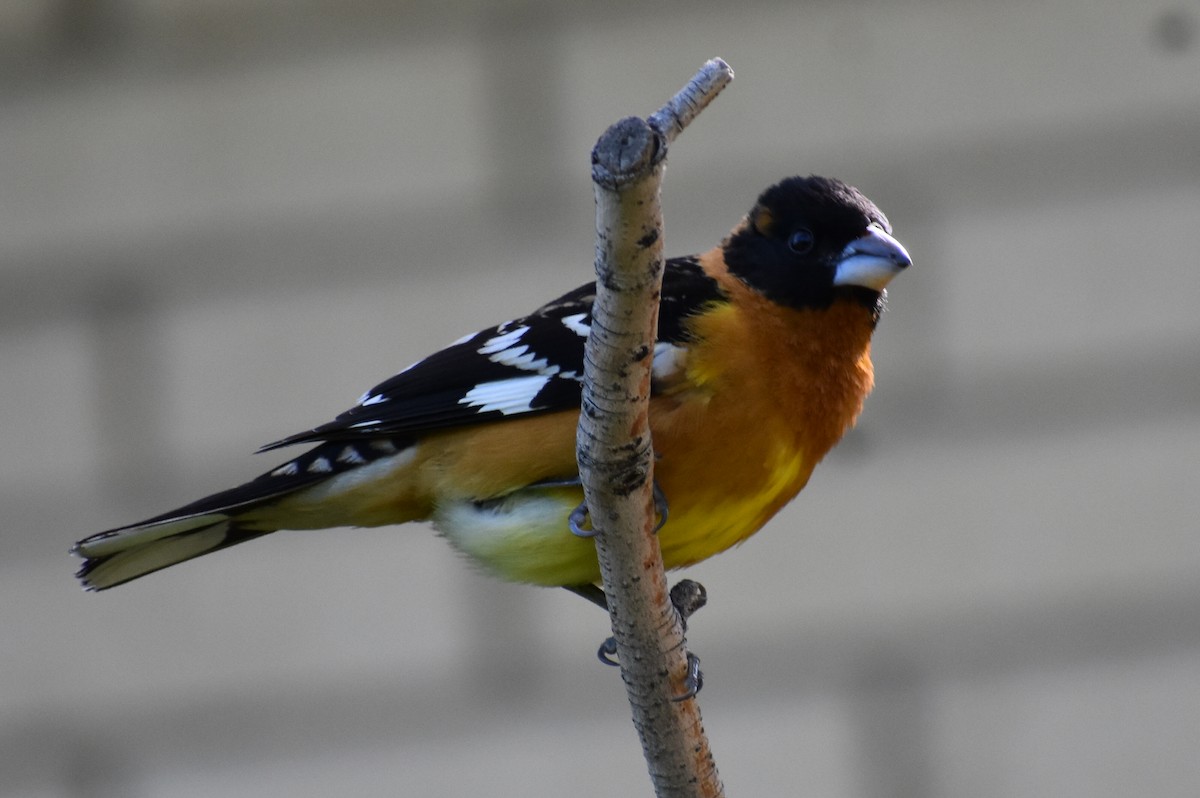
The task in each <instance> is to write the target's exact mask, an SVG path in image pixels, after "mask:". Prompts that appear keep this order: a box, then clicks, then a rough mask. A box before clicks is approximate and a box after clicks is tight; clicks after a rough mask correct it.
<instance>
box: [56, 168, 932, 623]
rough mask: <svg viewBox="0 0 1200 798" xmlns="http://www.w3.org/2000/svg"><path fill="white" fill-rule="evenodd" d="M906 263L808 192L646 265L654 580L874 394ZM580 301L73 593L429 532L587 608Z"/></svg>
mask: <svg viewBox="0 0 1200 798" xmlns="http://www.w3.org/2000/svg"><path fill="white" fill-rule="evenodd" d="M911 263H912V261H911V258H910V257H909V254H908V252H907V251H906V250H905V248H904V247H903V246H902V245H901V244H900V242H899V241H898V240H897V239H896V238H894V237H893V235H892V228H891V225H890V223H889V221H888V219H887V217H886V216H885V215H884V214H883V212H882V211H880V210H879V208H878V207H877V206H876V205H875V204H874V203H873V202H871V201H870V200H869V199H867V197H866V196H865V195H864V194H863V193H862V192H860V191H859V190H858V189H856V188H854V187H852V186H850V185H848V184H847V183H844V182H842V181H840V180H837V179H833V178H826V177H820V176H816V175H810V176H807V177H805V176H797V177H790V178H787V179H785V180H782V181H780V182H778V183H776V184H775V185H773V186H771V187H770V188H768V189H766V190H765V191H763V192H762V193H761V194H760V195H759V196H758V198H757V200H756V201H755V203H754V204H753V206H752V208H751V210H750V212H749V213H748V214H746V216H745V217H743V218H742V220H741V221H740V222H739V223H738V224H737V225H736V226H735V227H734V228H733V230H732V231H731V232H730V233H729V234H728V235H727V236H726V237H725V238H724V239H723V240H722V241H721V243H720V244H719V245H718V246H716V247H714V248H713V249H711V250H709V251H708V252H706V253H704V254H702V255H693V256H687V257H678V258H670V259H667V260H665V261H664V265H663V279H662V289H661V295H660V296H661V304H660V311H659V319H658V330H657V336H656V340H655V344H654V346H653V349H652V351H648V352H647V354H646V357H647V358H648V359H649V360H650V365H651V391H650V394H651V395H650V400H649V420H650V431H651V437H652V441H653V446H654V456H655V466H654V475H655V495H656V504H658V505H659V509H660V513H661V515H662V516H663V518H664V519H665V523H663V524H662V525H661V527H660V529H659V530H658V532H657V535H658V541H659V545H660V548H661V550H662V557H663V562H664V565H665V567H666V568H668V569H677V568H682V567H685V566H688V565H691V564H693V563H696V562H699V561H701V560H704V559H706V558H708V557H710V556H713V555H715V554H717V553H720V552H723V551H725V550H727V549H729V548H731V547H733V546H735V545H736V544H739V543H741V542H743V541H744V540H746V539H747V538H748V537H750V536H751V535H753V534H754V533H755V532H757V531H758V530H759V529H761V528H762V527H763V526H764V525H765V524H766V523H767V522H768V521H769V520H770V519H771V518H772V517H773V516H774V515H775V514H776V513H777V512H778V511H779V510H780V509H781V508H783V507H784V506H785V505H786V504H788V503H789V502H790V501H791V500H792V499H793V498H795V496H796V495H797V494H798V493H799V492H800V491H801V489H802V488H804V486H805V484H806V483H807V482H808V480H809V477H810V475H811V474H812V472H813V469H814V467H815V466H816V465H817V463H818V462H819V461H820V460H821V459H822V458H823V457H824V456H825V455H826V454H827V453H828V452H829V451H830V449H832V447H833V446H834V445H835V444H836V443H837V442H838V440H839V439H840V438H841V437H842V436H843V434H844V433H845V432H846V431H847V430H848V429H849V428H850V427H852V426H853V424H854V423H855V421H856V420H857V418H858V416H859V414H860V412H861V410H862V408H863V403H864V400H865V399H866V397H867V395H868V393H869V392H870V391H871V389H872V387H873V384H874V374H873V367H872V363H871V357H870V345H871V338H872V334H873V333H874V331H875V329H876V327H877V325H878V322H879V321H880V317H881V314H882V313H883V311H884V308H885V305H886V296H887V292H886V287H887V285H888V283H889V282H890V281H891V279H892V278H893V277H894V276H895V275H897V274H898V273H899V272H901V271H903V270H904V269H905V268H907V267H908V266H910V265H911ZM595 295H596V289H595V283H594V282H593V283H591V284H587V285H583V286H581V287H579V288H577V289H575V290H573V291H570V292H568V293H566V294H563V295H562V296H560V297H558V298H557V299H554V300H553V301H550V302H548V303H546V304H544V305H542V306H541V307H540V308H538V309H537V310H534V311H533V312H532V313H530V314H529V315H526V316H523V317H521V318H517V319H513V320H510V321H506V322H503V323H501V324H498V325H496V326H492V327H485V328H484V329H482V330H481V331H479V332H475V333H473V334H470V335H467V336H465V337H463V338H460V339H459V340H458V341H456V342H454V343H452V344H450V345H449V346H447V347H446V348H444V349H441V350H439V351H437V352H434V353H433V354H431V355H429V356H428V357H426V358H424V359H422V360H419V361H418V362H416V363H414V364H413V365H411V366H409V367H408V368H406V369H404V370H403V371H401V372H400V373H399V374H396V375H395V376H393V377H391V378H390V379H387V380H386V381H384V382H382V383H380V384H379V385H377V386H375V387H374V388H372V389H371V390H369V391H367V392H366V393H364V394H363V395H362V396H361V398H359V400H358V402H357V403H356V404H355V405H354V406H353V407H351V408H350V409H349V410H347V411H345V412H344V413H342V414H341V415H338V416H337V417H336V418H334V419H333V420H332V421H330V422H328V423H325V424H321V425H320V426H317V427H314V428H312V429H309V430H307V431H304V432H300V433H297V434H294V435H289V436H288V437H285V438H282V439H280V440H277V441H275V442H273V443H269V444H267V445H265V446H263V447H261V448H260V449H259V451H260V452H267V451H275V450H277V449H281V448H284V447H290V446H295V445H300V444H306V445H309V446H310V447H311V448H307V449H306V450H305V451H303V452H302V453H301V454H299V455H297V456H295V457H293V458H292V459H289V460H287V461H286V462H283V463H282V464H280V465H278V466H276V467H275V468H272V469H271V470H270V471H267V472H266V473H264V474H262V475H261V476H259V477H257V478H255V479H252V480H251V481H249V482H246V483H244V484H241V485H237V486H236V487H233V488H230V489H228V490H224V491H221V492H218V493H215V494H213V495H210V496H207V497H204V498H201V499H199V500H197V501H194V502H192V503H190V504H186V505H184V506H182V507H179V508H177V509H175V510H172V511H170V512H167V513H163V514H160V515H156V516H153V517H151V518H148V519H146V520H144V521H141V522H138V523H135V524H130V525H127V526H122V527H118V528H115V529H110V530H108V531H104V532H100V533H98V534H93V535H91V536H90V537H86V538H84V539H82V540H80V541H79V542H78V543H76V544H75V545H74V547H73V548H72V552H73V553H74V554H75V555H77V556H79V557H81V558H82V559H83V562H82V565H81V566H80V568H79V570H78V572H77V574H76V576H77V578H78V579H79V581H80V582H81V584H82V586H83V588H84V589H85V590H88V591H103V590H107V589H109V588H112V587H115V586H117V585H122V584H125V583H127V582H130V581H132V580H135V579H139V578H141V577H143V576H146V575H147V574H150V573H153V572H156V571H159V570H161V569H164V568H167V567H169V566H174V565H176V564H179V563H182V562H185V561H187V560H191V559H193V558H196V557H199V556H201V555H204V554H210V553H212V552H216V551H220V550H222V549H226V548H229V547H231V546H234V545H237V544H241V543H244V542H247V541H250V540H253V539H255V538H259V537H262V536H264V535H268V534H270V533H272V532H276V531H279V530H304V529H324V528H336V527H376V526H384V525H395V524H402V523H407V522H411V521H428V522H431V524H432V526H433V527H434V529H436V530H437V531H438V533H439V534H440V535H441V536H443V537H444V538H445V539H446V540H447V541H449V543H450V544H451V545H452V546H453V547H454V548H455V549H457V550H459V551H460V552H462V553H464V554H465V555H466V556H467V558H468V559H469V560H471V561H472V562H474V563H476V564H478V565H479V566H481V567H482V568H483V569H484V570H485V571H488V572H490V573H492V574H494V575H496V576H498V577H500V578H502V579H506V580H509V581H514V582H523V583H531V584H535V585H545V586H558V587H565V588H567V589H569V590H572V591H573V592H576V593H579V594H580V595H584V596H585V597H589V598H592V599H593V600H596V595H597V593H598V592H599V589H598V588H597V587H596V585H597V583H598V581H599V579H600V572H599V566H598V563H597V557H596V551H595V545H594V543H593V542H592V541H590V540H588V539H587V537H586V534H585V533H583V531H582V530H581V529H580V528H579V526H578V525H577V524H576V523H574V521H577V520H578V518H579V514H578V512H577V510H578V508H580V507H581V506H583V504H582V502H583V493H582V488H581V486H580V483H579V474H578V466H577V464H576V453H575V432H576V425H577V423H578V419H579V412H580V409H579V408H580V399H581V392H582V381H583V370H584V369H583V358H584V343H585V341H586V339H587V335H588V333H589V330H590V329H591V325H592V307H593V303H594V301H595ZM668 509H669V514H668V513H667V511H668ZM573 514H574V516H573ZM573 519H574V520H573ZM572 530H574V531H572ZM599 595H600V596H601V599H600V600H599V601H598V602H597V603H601V604H603V601H602V595H603V594H602V593H600V594H599Z"/></svg>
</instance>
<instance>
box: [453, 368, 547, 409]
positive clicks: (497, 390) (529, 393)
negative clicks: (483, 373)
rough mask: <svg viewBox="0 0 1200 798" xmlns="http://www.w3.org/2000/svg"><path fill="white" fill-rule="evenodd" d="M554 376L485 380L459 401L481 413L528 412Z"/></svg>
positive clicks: (541, 375)
mask: <svg viewBox="0 0 1200 798" xmlns="http://www.w3.org/2000/svg"><path fill="white" fill-rule="evenodd" d="M556 371H557V369H556ZM552 378H553V374H532V375H530V376H528V377H513V378H511V379H507V380H493V381H492V382H485V383H483V384H481V385H476V386H475V387H474V388H472V389H471V390H469V391H467V394H466V396H464V397H463V398H462V399H459V400H458V403H459V404H460V405H467V406H468V407H475V408H478V409H479V412H480V413H487V412H489V411H493V410H494V411H498V412H500V413H502V414H504V415H506V416H508V415H512V414H514V413H527V412H529V410H530V409H532V408H531V406H532V404H533V400H534V399H535V398H537V395H538V394H539V393H541V391H542V389H543V388H545V387H546V383H548V382H550V380H551V379H552Z"/></svg>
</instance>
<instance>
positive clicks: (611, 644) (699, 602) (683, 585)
mask: <svg viewBox="0 0 1200 798" xmlns="http://www.w3.org/2000/svg"><path fill="white" fill-rule="evenodd" d="M571 590H572V591H573V592H575V593H578V594H579V595H581V596H583V597H584V598H588V599H591V600H592V601H596V599H595V598H594V597H593V595H592V593H593V592H594V591H585V590H584V589H583V588H579V587H576V588H571ZM599 595H600V596H601V597H603V595H604V594H603V593H600V594H599ZM596 603H600V602H598V601H596ZM706 603H708V592H707V591H706V590H705V589H704V585H702V584H700V583H699V582H696V581H694V580H692V579H680V580H679V581H678V582H676V583H675V586H674V587H672V588H671V606H672V607H674V608H675V611H676V612H677V613H679V623H680V626H682V627H683V630H684V631H685V632H686V631H687V622H688V618H690V617H692V614H693V613H695V612H696V610H698V609H700V608H701V607H703V606H704V605H705V604H706ZM600 606H601V607H604V606H605V605H604V604H600ZM616 655H617V639H616V638H615V637H609V638H607V639H606V640H605V641H604V642H603V643H601V644H600V648H598V649H597V650H596V658H597V659H599V660H600V661H601V662H603V663H604V664H605V665H611V666H613V667H619V666H620V665H621V663H620V662H619V661H618V660H617V658H616ZM683 687H684V690H683V692H682V693H681V694H679V695H677V696H672V697H671V700H672V701H687V700H688V699H689V698H695V697H696V694H697V693H699V692H700V690H701V688H703V687H704V674H703V673H702V672H701V671H700V658H699V657H697V656H696V655H695V654H693V653H692V652H690V651H688V652H687V675H686V676H684V679H683Z"/></svg>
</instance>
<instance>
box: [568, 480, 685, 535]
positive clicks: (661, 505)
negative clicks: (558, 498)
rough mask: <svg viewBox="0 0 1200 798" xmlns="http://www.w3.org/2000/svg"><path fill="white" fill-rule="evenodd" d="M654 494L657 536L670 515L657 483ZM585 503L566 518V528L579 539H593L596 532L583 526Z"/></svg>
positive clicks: (587, 521) (585, 520)
mask: <svg viewBox="0 0 1200 798" xmlns="http://www.w3.org/2000/svg"><path fill="white" fill-rule="evenodd" d="M652 487H653V493H654V530H653V532H654V534H656V535H657V534H658V530H660V529H662V528H663V526H664V525H665V524H666V523H667V518H668V517H669V516H670V514H671V508H670V505H669V504H667V496H666V494H665V493H663V492H662V488H660V487H659V486H658V483H657V482H654V483H653V484H652ZM588 515H589V513H588V506H587V502H580V503H579V506H578V507H576V508H575V509H574V510H572V511H571V514H570V515H569V516H567V527H568V528H569V529H570V530H571V534H572V535H575V536H576V537H581V538H594V537H595V536H596V530H595V529H592V528H591V527H590V526H589V527H586V528H585V524H589V523H590V521H589V518H588Z"/></svg>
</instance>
